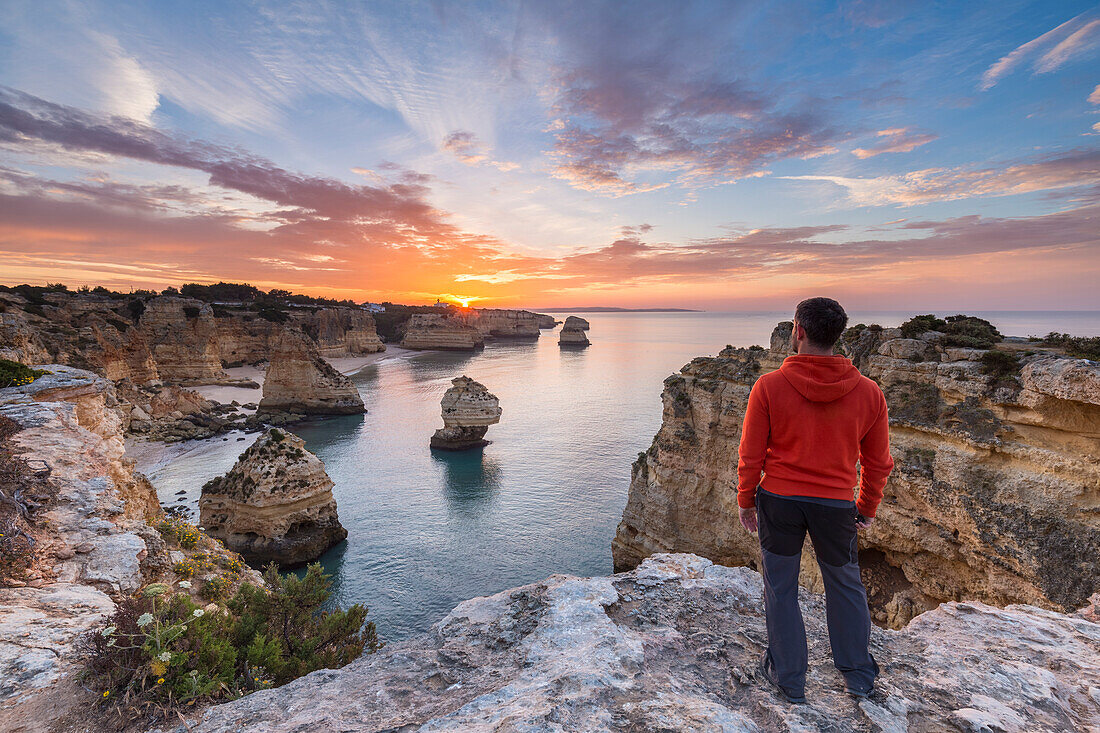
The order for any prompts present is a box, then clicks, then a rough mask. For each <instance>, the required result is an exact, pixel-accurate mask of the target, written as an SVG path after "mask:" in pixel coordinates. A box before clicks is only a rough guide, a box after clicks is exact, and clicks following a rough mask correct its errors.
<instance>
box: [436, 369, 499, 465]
mask: <svg viewBox="0 0 1100 733" xmlns="http://www.w3.org/2000/svg"><path fill="white" fill-rule="evenodd" d="M451 384H452V385H453V386H452V387H451V388H450V389H448V390H447V391H446V392H445V393H444V395H443V400H442V401H441V405H442V408H443V409H442V411H443V427H442V428H440V429H439V430H436V431H435V435H433V436H432V441H431V445H432V447H433V448H438V449H441V450H466V449H469V448H479V447H481V446H483V445H488V443H489V441H487V440H485V433H486V431H488V429H489V426H490V425H495V424H497V423H498V422H500V413H501V410H500V402H499V400H497V397H496V395H494V394H492V393H491V392H489V390H487V389H486V388H485V385H484V384H481V383H480V382H475V381H474V380H472V379H470V378H469V377H466V376H462V377H457V378H455V379H453V380H451Z"/></svg>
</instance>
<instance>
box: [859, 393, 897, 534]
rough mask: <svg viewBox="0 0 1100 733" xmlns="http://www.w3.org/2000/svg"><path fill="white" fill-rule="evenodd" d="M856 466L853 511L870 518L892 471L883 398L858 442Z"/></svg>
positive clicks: (876, 507)
mask: <svg viewBox="0 0 1100 733" xmlns="http://www.w3.org/2000/svg"><path fill="white" fill-rule="evenodd" d="M859 465H860V477H859V498H858V499H857V500H856V509H857V510H859V513H860V514H862V515H863V516H865V517H873V516H875V512H876V511H878V505H879V502H881V501H882V490H883V488H884V487H885V486H886V479H887V478H888V477H889V476H890V471H892V470H894V459H893V458H892V457H891V456H890V417H889V415H887V412H886V398H885V397H883V398H882V405H881V407H880V408H879V413H878V417H877V418H875V422H874V423H873V424H872V425H871V429H870V430H868V431H867V434H866V435H864V436H863V440H861V441H860V443H859Z"/></svg>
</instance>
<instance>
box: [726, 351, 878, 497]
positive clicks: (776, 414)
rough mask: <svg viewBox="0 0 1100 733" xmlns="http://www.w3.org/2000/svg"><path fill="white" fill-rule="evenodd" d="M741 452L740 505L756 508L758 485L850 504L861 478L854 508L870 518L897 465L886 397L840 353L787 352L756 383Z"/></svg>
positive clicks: (738, 485) (745, 424) (775, 491)
mask: <svg viewBox="0 0 1100 733" xmlns="http://www.w3.org/2000/svg"><path fill="white" fill-rule="evenodd" d="M738 452H739V454H740V457H739V459H738V461H737V477H738V482H737V505H738V506H740V507H742V508H746V509H748V508H750V507H753V506H756V486H757V484H759V485H761V486H763V487H764V488H765V489H766V490H768V491H770V492H772V493H773V494H782V495H784V496H815V497H819V498H825V499H844V500H847V501H851V500H852V491H853V489H854V488H855V486H856V481H857V479H858V480H859V498H858V500H857V501H856V508H857V509H858V510H859V513H860V514H862V515H863V516H865V517H873V516H875V511H876V510H877V509H878V505H879V502H880V501H882V489H883V487H884V486H885V485H886V478H887V476H889V475H890V471H891V470H893V468H894V460H893V459H892V458H891V457H890V424H889V420H888V418H887V415H886V398H885V397H884V396H883V394H882V390H881V389H879V386H878V385H877V384H875V382H874V381H872V380H871V379H868V378H867V377H865V376H863V375H862V374H860V373H859V370H858V369H856V367H855V365H854V364H852V362H851V360H849V359H847V358H845V357H843V356H810V355H802V354H794V355H792V356H788V357H787V358H786V359H784V360H783V365H782V366H781V367H780V368H779V369H777V370H776V371H774V372H770V373H768V374H765V375H763V376H762V377H760V378H759V379H757V380H756V384H754V385H753V387H752V392H750V393H749V405H748V409H747V410H745V422H744V425H743V427H742V429H741V447H740V449H739V451H738ZM856 461H859V464H860V466H861V467H862V476H860V475H858V474H857V472H856ZM761 471H763V473H764V476H763V478H761V476H760V473H761Z"/></svg>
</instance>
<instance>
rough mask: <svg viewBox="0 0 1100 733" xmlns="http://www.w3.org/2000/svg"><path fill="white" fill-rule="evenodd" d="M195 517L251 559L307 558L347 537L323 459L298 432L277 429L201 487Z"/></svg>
mask: <svg viewBox="0 0 1100 733" xmlns="http://www.w3.org/2000/svg"><path fill="white" fill-rule="evenodd" d="M199 520H200V522H201V523H202V526H203V527H205V528H206V532H207V534H209V535H210V536H211V537H216V538H217V539H219V540H221V541H222V542H224V543H225V546H226V547H228V548H229V549H231V550H234V551H236V552H239V553H241V555H243V556H244V557H245V559H246V560H248V561H250V562H260V563H266V562H271V561H274V562H277V563H279V564H280V565H297V564H300V563H304V562H310V561H312V560H316V559H317V558H319V557H320V556H321V555H322V554H324V552H325V550H327V549H329V548H330V547H332V546H333V545H336V544H338V543H340V542H342V541H343V540H344V538H345V537H347V536H348V532H347V530H346V529H344V527H343V526H342V525H341V524H340V519H339V517H338V516H337V515H336V500H335V499H334V498H333V497H332V479H330V478H329V477H328V474H327V473H325V464H324V463H322V462H321V459H320V458H318V457H317V456H315V455H313V454H312V453H310V452H309V451H308V450H306V448H305V442H304V441H303V440H302V439H301V438H299V437H298V436H297V435H294V434H292V433H288V432H285V431H283V430H278V429H274V428H273V429H271V430H268V431H267V432H265V433H264V434H263V435H262V436H260V438H259V439H258V440H257V441H256V442H255V443H253V445H252V447H250V448H249V449H248V450H246V451H245V452H244V453H242V454H241V457H240V458H238V459H237V463H236V464H235V465H234V466H233V468H232V469H230V471H229V473H227V474H226V475H224V476H220V477H218V478H216V479H213V480H211V481H208V482H207V483H206V485H204V486H203V487H202V496H201V497H200V498H199Z"/></svg>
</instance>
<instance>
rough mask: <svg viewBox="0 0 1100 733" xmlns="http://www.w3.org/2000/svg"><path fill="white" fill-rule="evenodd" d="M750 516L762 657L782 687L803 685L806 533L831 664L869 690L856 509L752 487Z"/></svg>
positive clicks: (793, 690)
mask: <svg viewBox="0 0 1100 733" xmlns="http://www.w3.org/2000/svg"><path fill="white" fill-rule="evenodd" d="M756 514H757V520H758V522H759V532H760V550H761V553H760V554H761V556H762V559H763V563H762V565H763V575H764V607H765V612H766V614H767V625H768V655H769V656H770V657H771V663H772V665H773V666H774V668H775V672H776V676H777V677H778V681H779V684H780V686H781V687H782V688H783V689H784V690H785V691H786V692H787V693H788V694H791V695H794V696H800V695H802V694H803V693H804V691H805V687H806V665H807V659H806V627H805V625H804V624H803V622H802V611H801V610H800V609H799V607H798V570H799V565H800V564H801V560H802V544H803V542H804V541H805V539H806V535H807V533H808V534H809V535H810V541H811V542H812V543H813V546H814V552H815V553H816V554H817V562H818V565H819V566H820V567H821V577H822V580H823V581H824V582H825V617H826V621H827V623H828V626H829V643H830V645H831V646H832V650H833V663H834V664H835V665H836V668H837V669H838V670H840V672H841V674H843V675H844V678H845V680H846V681H847V683H848V685H849V686H850V687H852V688H855V689H859V690H868V689H870V688H871V686H872V685H873V684H874V681H875V676H876V674H877V672H878V665H877V664H875V660H874V659H873V658H872V657H871V653H870V651H869V650H868V645H869V644H870V640H871V613H870V611H869V609H868V608H867V592H866V590H865V589H864V587H863V581H862V579H861V578H860V577H859V560H858V557H857V554H856V509H855V505H854V503H852V502H842V501H834V500H829V499H816V498H813V497H786V496H778V495H777V494H772V493H770V492H767V491H765V490H764V489H762V488H758V489H757V492H756Z"/></svg>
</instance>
